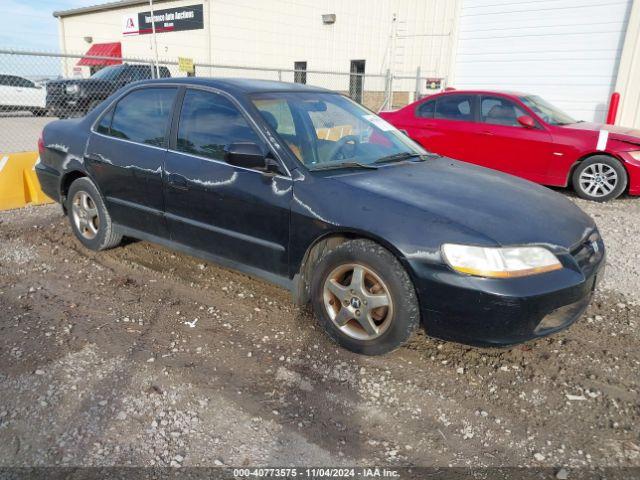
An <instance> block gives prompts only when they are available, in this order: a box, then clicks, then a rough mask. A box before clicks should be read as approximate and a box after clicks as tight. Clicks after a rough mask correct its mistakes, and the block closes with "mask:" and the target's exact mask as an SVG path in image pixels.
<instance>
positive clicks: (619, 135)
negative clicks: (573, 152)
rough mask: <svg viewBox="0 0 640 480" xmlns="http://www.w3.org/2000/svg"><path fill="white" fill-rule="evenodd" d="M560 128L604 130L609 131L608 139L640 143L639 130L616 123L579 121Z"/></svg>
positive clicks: (591, 130)
mask: <svg viewBox="0 0 640 480" xmlns="http://www.w3.org/2000/svg"><path fill="white" fill-rule="evenodd" d="M561 128H565V129H571V130H583V131H584V130H586V131H590V132H599V131H600V130H606V131H608V132H609V139H611V140H619V141H621V142H628V143H633V144H636V145H640V130H638V129H634V128H630V127H620V126H616V125H607V124H604V123H592V122H580V123H572V124H570V125H563V126H562V127H561Z"/></svg>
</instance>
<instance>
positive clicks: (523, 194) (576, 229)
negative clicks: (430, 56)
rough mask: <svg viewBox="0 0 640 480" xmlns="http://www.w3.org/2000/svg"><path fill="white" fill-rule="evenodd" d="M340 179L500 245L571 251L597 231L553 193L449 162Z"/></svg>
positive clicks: (356, 173) (402, 166)
mask: <svg viewBox="0 0 640 480" xmlns="http://www.w3.org/2000/svg"><path fill="white" fill-rule="evenodd" d="M334 179H335V180H338V181H340V182H343V183H344V184H346V185H348V186H349V187H351V188H354V189H361V190H366V191H368V192H369V193H373V194H376V196H380V197H384V198H385V199H389V200H395V201H397V202H400V203H402V204H406V205H408V206H411V207H417V208H418V209H420V210H422V211H424V212H425V213H426V212H428V213H429V216H430V217H433V216H436V217H440V218H443V219H445V220H446V221H447V222H452V223H456V224H458V225H461V226H462V227H464V228H465V229H470V230H473V231H475V232H477V233H478V234H480V235H481V236H482V237H485V238H488V239H491V240H493V241H494V242H495V243H497V244H499V245H523V244H530V243H537V244H550V245H556V246H561V247H565V248H570V247H572V246H574V245H575V244H576V243H577V242H579V241H580V240H581V239H582V238H584V236H585V235H586V234H587V233H588V232H589V231H591V230H592V229H593V228H594V227H595V224H594V222H593V220H592V219H591V217H589V216H588V215H587V214H585V213H584V212H583V211H582V210H581V209H580V208H578V207H577V206H576V205H575V204H574V203H572V202H571V201H569V200H568V199H566V198H565V197H564V196H562V195H560V194H558V193H556V192H554V191H552V190H550V189H548V188H545V187H542V186H540V185H537V184H534V183H531V182H528V181H526V180H522V179H520V178H517V177H513V176H511V175H506V174H503V173H500V172H497V171H495V170H490V169H487V168H482V167H478V166H475V165H471V164H468V163H464V162H459V161H456V160H451V159H448V158H438V159H436V160H427V161H425V162H420V163H409V164H390V165H385V166H383V167H381V168H379V169H378V170H357V171H354V172H352V173H348V174H344V175H339V176H337V177H334ZM380 208H384V203H382V204H381V205H380ZM425 217H426V216H425Z"/></svg>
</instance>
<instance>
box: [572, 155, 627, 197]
mask: <svg viewBox="0 0 640 480" xmlns="http://www.w3.org/2000/svg"><path fill="white" fill-rule="evenodd" d="M627 181H628V179H627V171H626V170H625V169H624V167H623V166H622V164H621V163H620V162H619V161H618V160H616V159H615V158H613V157H610V156H608V155H595V156H593V157H590V158H588V159H586V160H584V161H582V162H581V163H580V165H578V167H577V168H576V169H575V171H574V172H573V188H574V189H575V191H576V193H577V194H578V195H579V196H580V197H582V198H585V199H587V200H593V201H595V202H606V201H607V200H612V199H614V198H617V197H619V196H620V195H621V194H622V192H624V190H625V189H626V188H627Z"/></svg>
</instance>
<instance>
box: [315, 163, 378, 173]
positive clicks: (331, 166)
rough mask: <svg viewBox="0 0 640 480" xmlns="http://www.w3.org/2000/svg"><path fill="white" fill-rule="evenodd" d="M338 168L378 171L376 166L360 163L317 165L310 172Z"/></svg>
mask: <svg viewBox="0 0 640 480" xmlns="http://www.w3.org/2000/svg"><path fill="white" fill-rule="evenodd" d="M336 168H369V169H372V170H377V169H378V167H376V166H375V165H369V164H367V163H360V162H341V163H325V164H323V165H316V166H313V167H310V168H309V170H311V171H314V172H315V171H317V170H334V169H336Z"/></svg>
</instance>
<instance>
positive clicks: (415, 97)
mask: <svg viewBox="0 0 640 480" xmlns="http://www.w3.org/2000/svg"><path fill="white" fill-rule="evenodd" d="M416 100H420V66H418V68H417V69H416V91H415V94H414V98H413V101H414V102H415V101H416Z"/></svg>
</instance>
